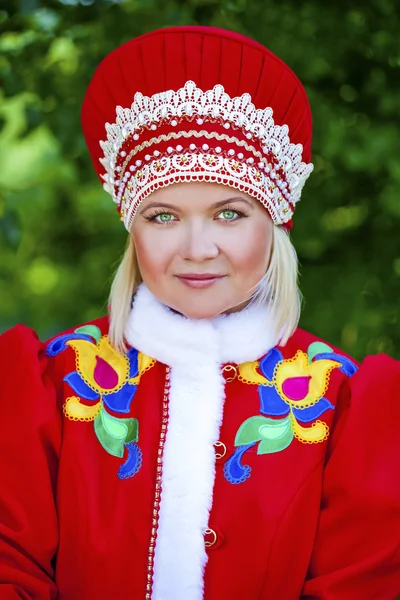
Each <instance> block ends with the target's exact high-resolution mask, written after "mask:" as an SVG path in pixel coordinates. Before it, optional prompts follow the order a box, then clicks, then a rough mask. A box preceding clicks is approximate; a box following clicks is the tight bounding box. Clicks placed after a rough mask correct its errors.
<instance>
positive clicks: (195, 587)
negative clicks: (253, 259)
mask: <svg viewBox="0 0 400 600" xmlns="http://www.w3.org/2000/svg"><path fill="white" fill-rule="evenodd" d="M126 338H127V341H128V342H129V343H130V344H131V345H132V346H134V347H135V348H137V349H138V350H140V351H141V352H144V353H145V354H147V355H149V356H151V357H152V358H155V359H156V360H158V361H160V362H162V363H164V364H166V365H169V366H170V367H171V373H170V392H169V421H168V430H167V436H166V441H165V445H164V455H163V473H162V494H161V504H160V513H159V525H158V532H157V540H156V549H155V557H154V576H153V593H152V599H153V600H201V599H202V598H203V590H204V569H205V566H206V563H207V553H206V550H205V547H204V537H203V534H204V531H205V529H206V528H207V526H208V520H209V515H210V510H211V506H212V496H213V487H214V479H215V451H214V443H215V442H216V441H217V440H218V438H219V431H220V427H221V422H222V416H223V405H224V400H225V390H224V386H225V380H224V378H223V376H222V372H221V365H222V364H224V363H228V362H233V363H236V364H240V363H241V362H245V361H249V360H256V359H257V358H259V357H260V356H263V355H264V354H265V353H266V352H268V350H270V349H271V348H272V347H273V346H274V345H275V342H276V340H274V339H273V335H272V327H271V326H270V320H269V317H268V313H267V311H266V309H265V308H262V307H259V306H252V305H250V306H248V307H247V308H246V309H244V310H242V311H240V312H237V313H233V314H231V315H221V316H219V317H216V318H215V319H211V320H206V319H203V320H194V319H188V318H186V317H184V316H182V315H180V314H177V313H174V312H173V311H172V310H171V309H169V308H168V307H166V306H164V305H163V304H161V303H160V302H159V301H158V300H157V299H156V298H155V297H154V295H153V294H152V293H151V292H150V291H149V289H148V288H147V287H146V286H145V285H144V284H142V285H141V286H140V287H139V289H138V291H137V293H136V296H135V301H134V307H133V309H132V311H131V314H130V317H129V320H128V324H127V328H126Z"/></svg>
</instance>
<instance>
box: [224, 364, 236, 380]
mask: <svg viewBox="0 0 400 600" xmlns="http://www.w3.org/2000/svg"><path fill="white" fill-rule="evenodd" d="M222 373H223V376H224V377H225V381H226V382H227V383H230V382H231V381H233V380H234V379H235V378H236V376H237V369H236V367H235V366H234V365H225V366H224V367H222Z"/></svg>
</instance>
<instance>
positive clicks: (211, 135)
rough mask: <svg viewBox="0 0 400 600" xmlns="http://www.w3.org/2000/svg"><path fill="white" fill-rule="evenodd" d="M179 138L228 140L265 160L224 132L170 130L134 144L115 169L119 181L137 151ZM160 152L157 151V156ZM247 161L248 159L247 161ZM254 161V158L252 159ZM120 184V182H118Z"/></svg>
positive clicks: (240, 141)
mask: <svg viewBox="0 0 400 600" xmlns="http://www.w3.org/2000/svg"><path fill="white" fill-rule="evenodd" d="M180 138H206V139H207V140H218V141H219V142H229V143H231V144H235V145H236V146H241V147H242V148H245V149H246V150H247V151H248V152H250V153H251V154H253V155H254V156H255V157H257V158H259V159H260V161H264V162H265V156H264V155H263V154H262V152H259V151H258V150H256V148H255V147H254V146H251V145H250V144H248V143H247V142H246V141H245V140H239V139H238V138H237V137H234V136H229V135H226V134H225V133H217V132H215V131H206V130H205V129H202V130H201V131H196V130H195V129H191V130H190V131H177V132H175V131H171V133H168V134H165V133H163V134H162V135H159V136H158V137H153V138H151V139H150V140H145V141H144V142H143V143H142V144H140V145H138V146H135V148H134V149H133V150H132V152H130V153H129V154H128V155H127V157H126V158H125V160H124V162H123V165H122V166H121V167H117V169H116V170H117V171H118V172H119V173H120V174H121V178H120V181H121V180H122V178H123V175H124V173H125V171H126V168H127V166H128V165H129V164H130V162H131V160H132V158H133V157H134V156H136V155H137V154H139V152H143V150H145V149H146V148H150V147H151V146H154V144H159V143H160V142H169V140H179V139H180ZM159 155H160V153H158V156H159ZM151 158H152V157H151V156H150V155H146V160H147V161H149V160H150V159H151ZM247 162H249V161H247ZM253 162H254V159H253ZM120 185H121V184H120Z"/></svg>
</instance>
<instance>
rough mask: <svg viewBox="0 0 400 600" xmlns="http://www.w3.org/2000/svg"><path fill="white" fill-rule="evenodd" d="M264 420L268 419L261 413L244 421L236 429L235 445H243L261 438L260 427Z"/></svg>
mask: <svg viewBox="0 0 400 600" xmlns="http://www.w3.org/2000/svg"><path fill="white" fill-rule="evenodd" d="M266 421H268V419H267V417H263V416H261V415H258V416H257V417H250V419H247V421H244V423H242V424H241V426H240V427H239V429H238V431H237V434H236V437H235V446H245V445H247V444H252V443H253V442H258V441H259V440H261V438H262V435H261V434H260V427H261V426H262V425H264V424H265V422H266Z"/></svg>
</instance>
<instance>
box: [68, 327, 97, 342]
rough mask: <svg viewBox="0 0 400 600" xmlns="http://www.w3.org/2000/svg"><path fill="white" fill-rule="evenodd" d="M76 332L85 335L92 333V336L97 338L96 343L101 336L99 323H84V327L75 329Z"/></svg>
mask: <svg viewBox="0 0 400 600" xmlns="http://www.w3.org/2000/svg"><path fill="white" fill-rule="evenodd" d="M74 333H78V334H79V333H83V334H85V335H90V337H92V338H93V339H94V340H96V343H97V342H98V341H99V339H100V338H101V331H100V329H99V328H98V327H97V325H83V326H82V327H78V328H77V329H75V331H74Z"/></svg>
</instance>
